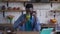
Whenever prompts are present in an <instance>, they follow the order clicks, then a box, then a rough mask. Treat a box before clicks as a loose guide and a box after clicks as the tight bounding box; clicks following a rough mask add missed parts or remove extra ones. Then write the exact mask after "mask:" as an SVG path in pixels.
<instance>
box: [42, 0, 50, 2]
mask: <svg viewBox="0 0 60 34" xmlns="http://www.w3.org/2000/svg"><path fill="white" fill-rule="evenodd" d="M41 2H50V1H49V0H41Z"/></svg>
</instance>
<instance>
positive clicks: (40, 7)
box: [0, 3, 60, 24]
mask: <svg viewBox="0 0 60 34" xmlns="http://www.w3.org/2000/svg"><path fill="white" fill-rule="evenodd" d="M50 4H51V3H33V5H34V10H35V11H36V12H37V17H38V19H39V21H40V23H45V24H46V23H49V20H50V19H51V18H53V14H54V13H53V12H50V10H52V9H55V8H57V7H59V6H60V3H53V6H52V8H51V6H50ZM2 5H5V6H6V3H0V7H1V6H2ZM9 7H21V9H24V6H23V3H9ZM2 14H3V13H2V12H0V23H9V21H8V20H7V19H6V16H7V15H14V16H15V17H14V18H13V21H12V23H14V22H15V21H16V20H17V19H18V17H19V16H20V15H21V12H5V15H6V16H5V18H3V15H2ZM59 17H60V12H57V13H56V19H57V20H58V23H59V22H60V21H59V20H60V18H59Z"/></svg>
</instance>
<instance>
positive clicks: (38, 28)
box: [13, 14, 41, 31]
mask: <svg viewBox="0 0 60 34" xmlns="http://www.w3.org/2000/svg"><path fill="white" fill-rule="evenodd" d="M25 15H26V14H24V15H21V16H20V17H19V18H18V19H17V20H16V21H15V23H14V25H13V27H14V29H17V28H18V29H19V30H21V31H32V26H33V24H34V21H35V18H34V17H33V16H32V17H31V18H32V19H30V20H29V21H28V22H30V23H31V24H30V27H29V28H28V29H30V30H28V29H27V27H28V26H27V25H28V24H29V23H28V24H27V23H26V24H23V26H20V25H19V24H20V23H21V21H22V20H24V18H25ZM40 29H41V27H40V22H39V21H38V19H37V23H36V24H35V27H34V29H33V30H34V31H40Z"/></svg>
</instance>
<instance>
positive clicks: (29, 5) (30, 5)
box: [25, 4, 33, 8]
mask: <svg viewBox="0 0 60 34" xmlns="http://www.w3.org/2000/svg"><path fill="white" fill-rule="evenodd" d="M25 8H33V4H27V5H26V6H25Z"/></svg>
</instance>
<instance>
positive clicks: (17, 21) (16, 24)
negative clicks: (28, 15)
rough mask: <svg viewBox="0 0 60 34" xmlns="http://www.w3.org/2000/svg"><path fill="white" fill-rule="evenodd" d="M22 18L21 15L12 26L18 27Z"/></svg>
mask: <svg viewBox="0 0 60 34" xmlns="http://www.w3.org/2000/svg"><path fill="white" fill-rule="evenodd" d="M22 20H24V15H21V16H20V17H19V18H18V19H17V20H16V21H15V23H14V25H13V27H14V29H16V28H18V26H20V24H21V23H22ZM22 24H23V23H22Z"/></svg>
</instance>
